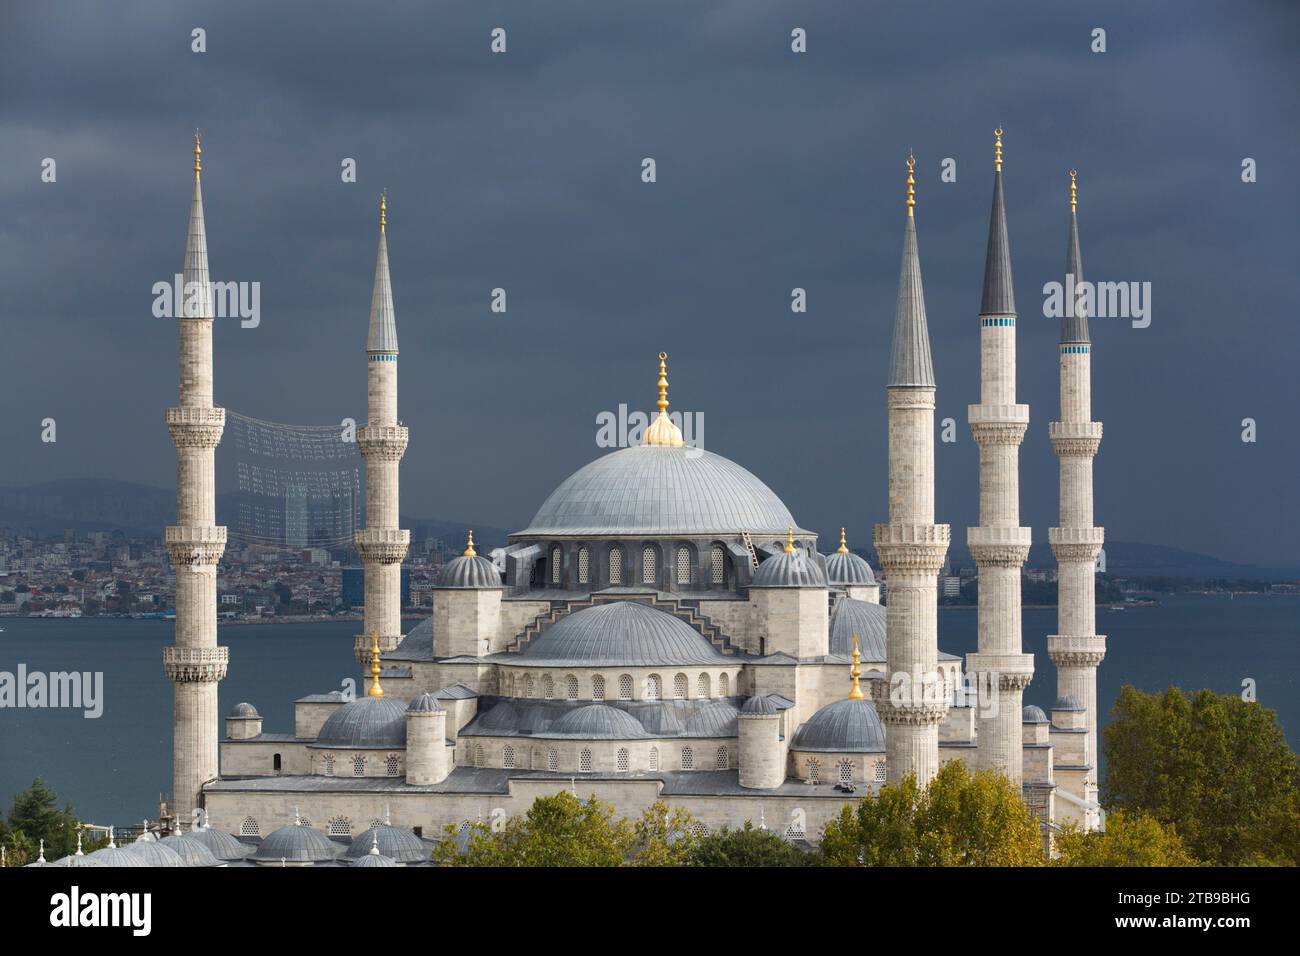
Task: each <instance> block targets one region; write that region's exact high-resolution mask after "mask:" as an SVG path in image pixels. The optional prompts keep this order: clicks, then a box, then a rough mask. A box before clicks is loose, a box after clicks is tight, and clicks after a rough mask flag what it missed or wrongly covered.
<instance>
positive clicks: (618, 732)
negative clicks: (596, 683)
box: [547, 704, 650, 740]
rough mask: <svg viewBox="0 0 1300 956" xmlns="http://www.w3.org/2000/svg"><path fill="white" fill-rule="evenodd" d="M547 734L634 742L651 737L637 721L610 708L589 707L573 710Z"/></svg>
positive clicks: (607, 706)
mask: <svg viewBox="0 0 1300 956" xmlns="http://www.w3.org/2000/svg"><path fill="white" fill-rule="evenodd" d="M547 733H548V735H549V734H555V735H559V736H565V737H584V738H593V739H594V738H601V739H606V740H632V739H635V738H639V737H648V736H650V735H649V734H647V733H646V732H645V728H644V727H642V726H641V723H640V721H638V720H637V719H636V718H635V717H633V716H632V715H631V714H629V713H628V712H627V711H625V710H619V709H618V708H617V707H610V706H609V705H608V704H588V705H586V706H585V707H578V708H576V709H575V710H571V711H569V712H568V713H567V714H565V715H564V716H563V717H561V718H560V719H559V720H557V721H556V722H555V723H553V724H551V728H550V730H549V731H547Z"/></svg>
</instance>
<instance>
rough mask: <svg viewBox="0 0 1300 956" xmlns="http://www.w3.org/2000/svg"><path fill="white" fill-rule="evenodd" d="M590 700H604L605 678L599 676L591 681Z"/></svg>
mask: <svg viewBox="0 0 1300 956" xmlns="http://www.w3.org/2000/svg"><path fill="white" fill-rule="evenodd" d="M591 699H592V700H604V699H605V678H603V677H601V676H600V675H599V674H597V675H596V676H595V677H593V678H592V679H591Z"/></svg>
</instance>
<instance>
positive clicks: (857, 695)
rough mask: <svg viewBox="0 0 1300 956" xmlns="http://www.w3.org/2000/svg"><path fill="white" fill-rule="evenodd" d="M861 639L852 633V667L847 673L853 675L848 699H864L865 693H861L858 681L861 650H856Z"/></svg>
mask: <svg viewBox="0 0 1300 956" xmlns="http://www.w3.org/2000/svg"><path fill="white" fill-rule="evenodd" d="M860 643H861V639H860V638H859V637H858V635H856V634H854V635H853V667H852V669H851V670H850V671H849V674H850V675H852V677H853V687H852V688H851V689H850V690H849V700H866V699H867V695H866V694H864V693H862V685H861V684H859V683H858V678H860V677H861V676H862V665H861V664H860V663H859V662H860V661H861V660H862V652H861V651H860V650H858V645H859V644H860Z"/></svg>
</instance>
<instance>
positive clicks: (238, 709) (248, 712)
mask: <svg viewBox="0 0 1300 956" xmlns="http://www.w3.org/2000/svg"><path fill="white" fill-rule="evenodd" d="M261 718H262V715H261V714H259V713H258V712H257V708H256V707H254V706H253V705H252V704H248V703H243V704H236V705H235V706H234V707H232V708H231V709H230V713H229V714H227V715H226V719H227V720H254V719H257V720H260V719H261Z"/></svg>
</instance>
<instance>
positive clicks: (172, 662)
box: [163, 646, 230, 684]
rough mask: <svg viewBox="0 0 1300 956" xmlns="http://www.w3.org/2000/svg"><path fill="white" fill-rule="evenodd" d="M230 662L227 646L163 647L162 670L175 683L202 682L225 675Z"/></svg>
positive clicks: (217, 679) (221, 677)
mask: <svg viewBox="0 0 1300 956" xmlns="http://www.w3.org/2000/svg"><path fill="white" fill-rule="evenodd" d="M229 663H230V649H229V648H228V647H175V646H168V647H164V648H163V670H164V671H165V672H166V673H167V678H168V680H170V681H172V683H175V684H203V683H212V682H214V681H219V680H221V679H223V678H224V677H225V676H226V668H227V666H228V665H229Z"/></svg>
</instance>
